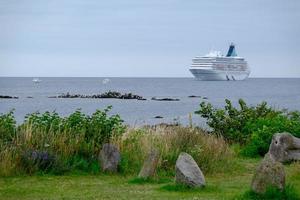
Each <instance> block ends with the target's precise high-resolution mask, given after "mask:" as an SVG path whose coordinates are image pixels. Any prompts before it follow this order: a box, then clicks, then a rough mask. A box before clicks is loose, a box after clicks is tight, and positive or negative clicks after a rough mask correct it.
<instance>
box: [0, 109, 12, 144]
mask: <svg viewBox="0 0 300 200" xmlns="http://www.w3.org/2000/svg"><path fill="white" fill-rule="evenodd" d="M15 132H16V120H15V118H14V112H13V110H12V111H10V112H8V113H7V114H0V146H1V145H3V144H4V143H6V142H9V141H11V140H12V139H13V137H14V136H15Z"/></svg>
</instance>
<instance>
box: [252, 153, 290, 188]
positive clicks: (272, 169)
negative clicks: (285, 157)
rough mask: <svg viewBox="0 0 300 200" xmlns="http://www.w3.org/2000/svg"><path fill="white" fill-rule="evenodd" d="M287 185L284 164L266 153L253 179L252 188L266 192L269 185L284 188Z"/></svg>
mask: <svg viewBox="0 0 300 200" xmlns="http://www.w3.org/2000/svg"><path fill="white" fill-rule="evenodd" d="M284 186H285V172H284V166H283V165H282V164H281V163H280V162H277V161H275V160H274V159H273V158H272V157H271V156H270V155H269V154H266V155H265V157H264V159H263V160H262V162H261V163H260V164H259V166H258V168H257V169H256V172H255V174H254V176H253V179H252V184H251V188H252V190H253V191H254V192H256V193H264V192H265V191H266V189H267V188H268V187H275V188H278V189H280V190H282V189H283V188H284Z"/></svg>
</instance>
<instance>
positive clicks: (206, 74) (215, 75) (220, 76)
mask: <svg viewBox="0 0 300 200" xmlns="http://www.w3.org/2000/svg"><path fill="white" fill-rule="evenodd" d="M190 72H191V73H192V74H193V75H194V77H195V78H196V79H197V80H201V81H240V80H245V79H247V78H248V76H249V74H250V72H248V71H220V70H213V69H190Z"/></svg>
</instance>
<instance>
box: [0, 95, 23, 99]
mask: <svg viewBox="0 0 300 200" xmlns="http://www.w3.org/2000/svg"><path fill="white" fill-rule="evenodd" d="M18 98H19V97H15V96H8V95H0V99H18Z"/></svg>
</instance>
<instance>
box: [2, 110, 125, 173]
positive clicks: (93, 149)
mask: <svg viewBox="0 0 300 200" xmlns="http://www.w3.org/2000/svg"><path fill="white" fill-rule="evenodd" d="M110 109H111V107H108V108H106V109H105V110H104V111H101V110H97V111H96V112H95V113H93V114H92V115H91V116H89V115H86V114H84V113H82V112H81V111H80V110H77V111H75V112H74V113H72V114H71V115H69V116H68V117H60V116H59V115H58V114H57V113H56V112H45V113H42V114H41V113H33V114H29V115H27V116H26V118H25V121H24V123H22V124H21V125H19V126H18V127H17V128H16V125H15V120H14V117H13V113H12V112H10V113H8V114H6V115H1V116H0V131H1V135H0V139H1V141H2V142H1V141H0V142H1V143H0V150H1V151H0V152H1V153H0V163H1V164H0V172H1V171H2V170H3V173H1V174H2V175H11V174H14V173H16V171H20V172H23V171H24V172H25V173H29V174H32V173H35V172H42V173H55V174H61V173H63V172H65V171H70V170H80V171H87V172H92V173H95V171H96V170H98V169H99V165H98V162H97V156H98V152H99V150H100V148H101V145H102V144H103V143H104V142H108V141H109V140H111V139H112V138H113V137H119V136H121V135H122V134H123V132H124V131H125V126H124V125H123V123H122V120H121V118H120V116H118V115H113V116H109V115H108V112H109V111H110ZM3 141H5V143H4V142H3Z"/></svg>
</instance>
